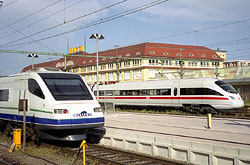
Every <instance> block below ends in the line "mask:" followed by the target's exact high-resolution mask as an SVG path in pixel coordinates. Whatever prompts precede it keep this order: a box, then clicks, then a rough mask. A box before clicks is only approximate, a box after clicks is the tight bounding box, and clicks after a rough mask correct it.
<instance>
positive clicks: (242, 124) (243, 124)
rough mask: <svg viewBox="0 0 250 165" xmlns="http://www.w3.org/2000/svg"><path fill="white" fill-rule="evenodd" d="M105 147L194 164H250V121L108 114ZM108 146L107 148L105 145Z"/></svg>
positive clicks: (103, 142)
mask: <svg viewBox="0 0 250 165" xmlns="http://www.w3.org/2000/svg"><path fill="white" fill-rule="evenodd" d="M105 127H106V129H107V134H106V135H105V137H104V139H103V140H102V141H101V143H102V144H104V145H112V146H113V147H118V148H123V149H127V150H131V151H136V152H142V153H145V154H150V155H156V156H160V157H164V158H170V159H176V160H181V161H184V162H188V163H194V164H221V163H222V162H223V164H250V121H249V120H240V119H229V118H213V117H212V127H211V129H209V128H208V127H207V118H206V117H192V116H179V115H166V114H139V113H116V114H105ZM105 143H106V144H105Z"/></svg>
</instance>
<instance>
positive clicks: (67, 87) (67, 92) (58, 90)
mask: <svg viewBox="0 0 250 165" xmlns="http://www.w3.org/2000/svg"><path fill="white" fill-rule="evenodd" d="M40 76H41V77H42V78H43V80H44V82H45V83H46V85H47V86H48V88H49V90H50V92H51V94H52V95H53V96H54V98H55V99H56V100H93V98H92V96H91V94H90V92H89V90H88V88H87V87H86V85H85V83H84V82H83V81H82V79H81V78H80V76H79V75H74V74H57V75H56V74H54V77H53V76H52V75H48V74H46V75H45V74H44V75H41V73H40Z"/></svg>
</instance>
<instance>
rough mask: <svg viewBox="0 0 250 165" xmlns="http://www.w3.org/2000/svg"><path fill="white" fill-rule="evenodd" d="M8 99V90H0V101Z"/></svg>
mask: <svg viewBox="0 0 250 165" xmlns="http://www.w3.org/2000/svg"><path fill="white" fill-rule="evenodd" d="M8 100H9V90H8V89H4V90H0V101H8Z"/></svg>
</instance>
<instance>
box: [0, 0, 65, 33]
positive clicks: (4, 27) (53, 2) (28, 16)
mask: <svg viewBox="0 0 250 165" xmlns="http://www.w3.org/2000/svg"><path fill="white" fill-rule="evenodd" d="M60 1H61V0H58V1H56V2H53V3H52V4H49V5H47V6H45V7H43V8H41V9H39V10H37V11H35V12H34V13H31V14H29V15H27V16H25V17H23V18H21V19H19V20H16V21H14V22H12V23H10V24H9V25H6V26H5V27H3V28H1V29H0V31H1V30H3V29H5V28H7V27H9V26H12V25H14V24H16V23H18V22H20V21H23V20H25V19H26V18H29V17H31V16H33V15H35V14H37V13H39V12H41V11H43V10H45V9H47V8H49V7H51V6H53V5H55V4H57V3H59V2H60Z"/></svg>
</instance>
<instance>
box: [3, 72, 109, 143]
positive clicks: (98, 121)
mask: <svg viewBox="0 0 250 165" xmlns="http://www.w3.org/2000/svg"><path fill="white" fill-rule="evenodd" d="M23 100H26V101H23ZM24 104H26V110H27V112H26V121H27V126H28V132H29V131H30V132H33V133H34V134H35V135H37V136H38V137H40V138H42V139H51V140H62V141H66V140H68V141H78V140H83V139H87V138H95V139H98V138H99V139H101V138H102V137H103V135H104V134H105V129H104V128H103V126H104V116H103V112H102V110H101V107H100V105H99V103H98V102H97V100H96V98H95V97H94V95H93V94H92V92H91V91H90V89H89V87H88V86H87V84H86V83H85V82H84V80H83V79H82V78H81V76H80V75H78V74H73V73H66V72H62V71H48V70H46V69H40V70H38V71H31V72H24V73H20V74H16V75H12V76H8V77H3V78H0V127H1V130H2V131H3V130H11V129H13V128H22V122H23V108H24V107H23V105H24Z"/></svg>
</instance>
